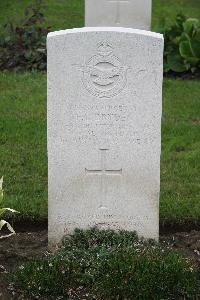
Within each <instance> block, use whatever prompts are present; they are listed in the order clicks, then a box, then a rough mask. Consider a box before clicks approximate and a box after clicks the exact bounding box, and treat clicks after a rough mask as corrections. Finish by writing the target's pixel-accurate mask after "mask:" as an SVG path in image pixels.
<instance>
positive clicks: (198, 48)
mask: <svg viewBox="0 0 200 300" xmlns="http://www.w3.org/2000/svg"><path fill="white" fill-rule="evenodd" d="M157 31H158V32H160V33H163V34H164V39H165V49H164V71H165V72H166V73H168V72H169V71H174V72H178V73H181V72H187V71H190V72H192V73H195V72H197V71H199V70H200V20H198V19H195V18H188V19H187V18H186V17H185V16H183V15H181V14H178V15H177V17H176V20H175V24H174V25H172V26H171V27H169V28H166V26H165V19H161V20H160V21H159V24H158V25H157Z"/></svg>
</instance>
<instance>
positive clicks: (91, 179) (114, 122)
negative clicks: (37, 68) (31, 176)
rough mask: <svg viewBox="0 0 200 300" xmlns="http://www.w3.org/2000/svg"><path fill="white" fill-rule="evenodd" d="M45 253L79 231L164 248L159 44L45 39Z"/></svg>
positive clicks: (147, 38) (120, 32) (127, 37)
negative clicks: (133, 237) (132, 236)
mask: <svg viewBox="0 0 200 300" xmlns="http://www.w3.org/2000/svg"><path fill="white" fill-rule="evenodd" d="M47 40H48V166H49V244H50V246H53V245H55V244H56V243H57V242H59V241H60V240H61V238H62V237H63V235H65V234H68V233H72V232H73V230H74V229H75V228H89V227H93V226H97V227H98V228H100V229H103V228H111V229H116V230H117V229H126V230H136V231H137V232H138V234H139V235H141V236H144V237H146V238H155V239H157V238H158V234H159V233H158V230H159V229H158V228H159V188H160V149H161V146H160V145H161V110H162V108H161V107H162V77H163V73H162V71H163V61H162V59H163V38H162V35H160V34H157V33H151V32H147V31H140V30H133V29H124V28H82V29H71V30H65V31H59V32H53V33H50V34H49V35H48V39H47Z"/></svg>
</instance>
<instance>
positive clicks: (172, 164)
mask: <svg viewBox="0 0 200 300" xmlns="http://www.w3.org/2000/svg"><path fill="white" fill-rule="evenodd" d="M199 95H200V82H199V81H194V80H193V81H186V80H185V81H181V80H170V79H165V81H164V97H163V111H164V112H163V126H162V160H161V203H160V216H161V218H168V219H170V220H172V219H180V220H182V219H187V218H194V219H200V201H199V200H200V165H199V161H200V118H199V115H200V101H199ZM0 111H1V118H0V149H1V151H0V152H1V155H0V166H1V169H0V173H1V174H2V175H4V176H5V181H4V183H5V185H4V188H5V205H6V206H10V207H13V208H15V209H17V210H19V211H20V212H22V214H23V215H29V216H42V217H43V216H47V155H46V75H45V74H41V73H32V74H31V73H27V74H18V75H16V74H9V73H8V74H2V73H0Z"/></svg>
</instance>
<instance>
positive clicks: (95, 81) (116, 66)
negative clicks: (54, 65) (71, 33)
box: [80, 42, 129, 98]
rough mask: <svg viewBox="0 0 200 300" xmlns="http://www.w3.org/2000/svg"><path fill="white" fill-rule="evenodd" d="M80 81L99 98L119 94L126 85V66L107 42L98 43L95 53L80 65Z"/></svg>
mask: <svg viewBox="0 0 200 300" xmlns="http://www.w3.org/2000/svg"><path fill="white" fill-rule="evenodd" d="M80 68H81V71H82V73H83V76H82V81H83V85H84V87H85V88H86V90H87V91H88V92H89V93H90V94H92V95H94V96H96V97H99V98H110V97H113V96H115V95H117V94H119V93H120V92H121V91H122V90H123V89H124V87H125V86H126V77H127V70H128V69H129V68H128V67H127V66H123V64H122V63H121V61H120V59H119V58H118V57H117V56H115V55H114V53H113V47H112V45H110V44H109V43H108V42H101V43H99V45H98V51H97V54H96V55H94V56H92V57H91V58H90V59H89V61H88V62H87V63H86V65H85V66H81V67H80Z"/></svg>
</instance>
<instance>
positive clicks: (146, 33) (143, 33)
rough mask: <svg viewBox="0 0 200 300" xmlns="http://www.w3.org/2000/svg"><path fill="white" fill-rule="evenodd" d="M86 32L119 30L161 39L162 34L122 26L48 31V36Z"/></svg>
mask: <svg viewBox="0 0 200 300" xmlns="http://www.w3.org/2000/svg"><path fill="white" fill-rule="evenodd" d="M82 32H83V33H86V32H119V33H134V34H138V35H144V36H151V37H153V38H158V39H163V35H162V34H160V33H157V32H152V31H147V30H141V29H133V28H124V27H83V28H73V29H66V30H59V31H54V32H50V33H49V34H48V36H47V37H48V38H51V37H54V36H58V35H65V34H70V33H82Z"/></svg>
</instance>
